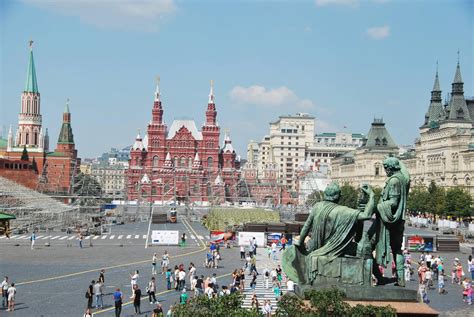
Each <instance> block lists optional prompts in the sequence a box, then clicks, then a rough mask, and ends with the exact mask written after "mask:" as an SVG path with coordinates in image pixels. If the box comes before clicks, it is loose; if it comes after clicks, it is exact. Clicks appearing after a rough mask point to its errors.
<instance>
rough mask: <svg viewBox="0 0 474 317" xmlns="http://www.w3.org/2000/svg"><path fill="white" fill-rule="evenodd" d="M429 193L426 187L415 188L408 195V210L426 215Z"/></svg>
mask: <svg viewBox="0 0 474 317" xmlns="http://www.w3.org/2000/svg"><path fill="white" fill-rule="evenodd" d="M429 195H430V194H429V193H428V191H427V190H426V187H425V186H424V185H416V186H413V187H412V188H411V190H410V193H409V194H408V202H407V208H408V209H409V210H410V211H415V212H420V213H423V214H424V213H426V212H429V210H428V201H429V199H430V197H429Z"/></svg>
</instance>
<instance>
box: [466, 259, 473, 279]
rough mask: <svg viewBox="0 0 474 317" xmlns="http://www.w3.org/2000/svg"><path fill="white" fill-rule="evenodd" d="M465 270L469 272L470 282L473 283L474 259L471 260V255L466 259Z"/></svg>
mask: <svg viewBox="0 0 474 317" xmlns="http://www.w3.org/2000/svg"><path fill="white" fill-rule="evenodd" d="M467 269H468V270H469V272H471V280H473V281H474V259H473V258H472V255H469V257H468V258H467Z"/></svg>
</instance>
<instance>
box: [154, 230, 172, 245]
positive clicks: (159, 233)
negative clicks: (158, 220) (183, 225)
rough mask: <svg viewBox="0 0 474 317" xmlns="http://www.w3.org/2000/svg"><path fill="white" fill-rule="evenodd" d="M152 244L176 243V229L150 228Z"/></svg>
mask: <svg viewBox="0 0 474 317" xmlns="http://www.w3.org/2000/svg"><path fill="white" fill-rule="evenodd" d="M151 243H152V244H166V245H178V243H179V231H177V230H152V231H151Z"/></svg>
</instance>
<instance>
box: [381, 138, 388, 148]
mask: <svg viewBox="0 0 474 317" xmlns="http://www.w3.org/2000/svg"><path fill="white" fill-rule="evenodd" d="M382 145H383V146H387V139H386V138H383V139H382Z"/></svg>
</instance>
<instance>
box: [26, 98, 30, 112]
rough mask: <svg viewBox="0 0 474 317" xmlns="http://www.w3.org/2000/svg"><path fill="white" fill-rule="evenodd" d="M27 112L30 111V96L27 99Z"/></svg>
mask: <svg viewBox="0 0 474 317" xmlns="http://www.w3.org/2000/svg"><path fill="white" fill-rule="evenodd" d="M26 113H30V98H28V99H26Z"/></svg>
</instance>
